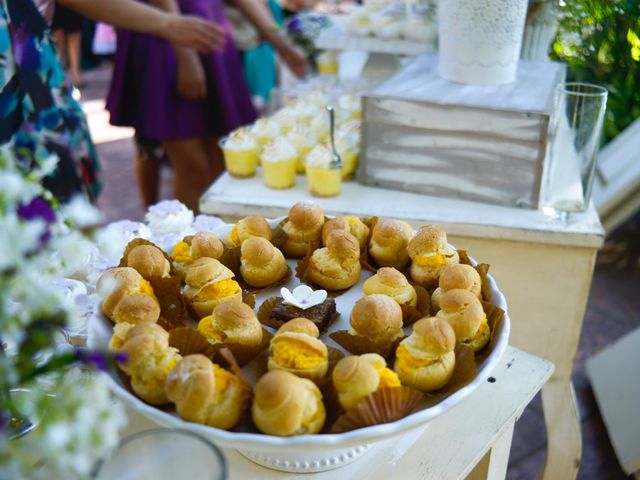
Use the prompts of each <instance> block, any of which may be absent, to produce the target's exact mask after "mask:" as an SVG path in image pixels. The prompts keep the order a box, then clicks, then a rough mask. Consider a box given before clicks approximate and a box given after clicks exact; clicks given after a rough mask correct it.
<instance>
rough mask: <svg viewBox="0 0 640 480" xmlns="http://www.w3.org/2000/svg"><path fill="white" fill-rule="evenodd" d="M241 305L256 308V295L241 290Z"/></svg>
mask: <svg viewBox="0 0 640 480" xmlns="http://www.w3.org/2000/svg"><path fill="white" fill-rule="evenodd" d="M242 303H244V304H246V305H249V306H250V307H251V308H256V294H255V293H253V292H250V291H248V290H242Z"/></svg>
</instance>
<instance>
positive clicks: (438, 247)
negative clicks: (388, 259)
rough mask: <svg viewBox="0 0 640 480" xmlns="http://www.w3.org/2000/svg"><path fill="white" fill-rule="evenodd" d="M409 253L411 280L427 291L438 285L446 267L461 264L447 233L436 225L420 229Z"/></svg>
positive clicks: (410, 246)
mask: <svg viewBox="0 0 640 480" xmlns="http://www.w3.org/2000/svg"><path fill="white" fill-rule="evenodd" d="M407 251H408V252H409V257H411V278H412V279H413V281H414V282H416V283H418V284H420V285H422V286H423V287H425V288H427V289H429V288H433V287H435V286H436V285H438V279H439V278H440V274H441V273H442V271H443V270H444V269H445V268H446V267H448V266H449V265H454V264H456V263H460V256H459V255H458V251H457V250H456V249H455V248H453V247H452V246H450V245H449V244H448V243H447V234H446V232H445V231H444V230H443V229H441V228H440V227H436V226H435V225H425V226H424V227H422V228H420V230H418V233H417V234H416V236H415V237H413V238H412V239H411V241H410V242H409V246H408V248H407Z"/></svg>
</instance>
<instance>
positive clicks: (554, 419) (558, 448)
mask: <svg viewBox="0 0 640 480" xmlns="http://www.w3.org/2000/svg"><path fill="white" fill-rule="evenodd" d="M542 407H543V410H544V421H545V423H546V425H547V461H546V463H545V466H544V472H543V475H542V478H543V480H557V479H560V478H561V479H563V480H574V479H575V478H576V476H577V475H578V469H579V468H580V459H581V458H582V435H581V433H580V414H579V413H578V403H577V402H576V394H575V391H574V390H573V384H572V383H571V382H570V381H558V380H554V379H553V378H552V379H551V380H550V381H549V382H547V384H546V385H545V386H543V387H542Z"/></svg>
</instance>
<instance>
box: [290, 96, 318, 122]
mask: <svg viewBox="0 0 640 480" xmlns="http://www.w3.org/2000/svg"><path fill="white" fill-rule="evenodd" d="M289 109H290V111H291V113H292V114H293V115H294V116H295V117H296V118H297V119H299V120H309V119H311V118H313V117H315V116H316V115H318V113H320V107H319V106H318V105H316V104H315V103H307V102H304V101H302V100H298V101H296V102H295V103H294V104H293V105H292V106H290V107H289Z"/></svg>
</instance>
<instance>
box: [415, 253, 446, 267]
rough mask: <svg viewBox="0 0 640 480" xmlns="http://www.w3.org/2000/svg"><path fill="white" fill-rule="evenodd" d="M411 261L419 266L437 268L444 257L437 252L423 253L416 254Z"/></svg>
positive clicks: (443, 260)
mask: <svg viewBox="0 0 640 480" xmlns="http://www.w3.org/2000/svg"><path fill="white" fill-rule="evenodd" d="M413 261H414V262H416V263H417V264H418V265H420V266H421V267H428V268H438V267H441V266H442V265H444V262H445V257H444V255H440V254H439V253H425V254H422V255H418V256H417V257H416V258H414V260H413Z"/></svg>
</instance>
